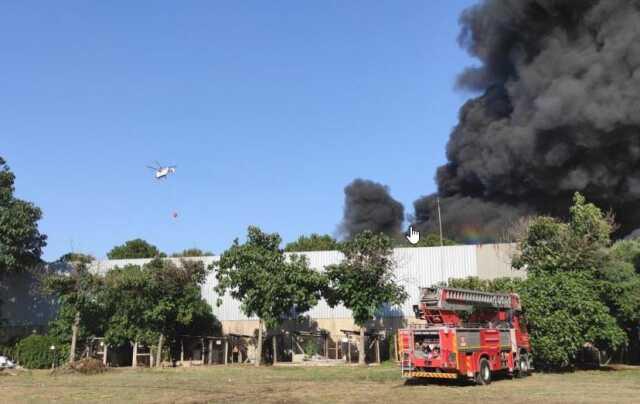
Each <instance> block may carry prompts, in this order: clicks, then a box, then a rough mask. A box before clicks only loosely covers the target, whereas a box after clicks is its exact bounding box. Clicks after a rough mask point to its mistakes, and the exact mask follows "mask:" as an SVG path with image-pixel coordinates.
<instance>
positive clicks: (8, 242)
mask: <svg viewBox="0 0 640 404" xmlns="http://www.w3.org/2000/svg"><path fill="white" fill-rule="evenodd" d="M14 182H15V175H14V174H13V172H11V170H9V167H8V166H7V165H6V162H5V160H4V159H3V158H2V157H0V275H1V274H2V273H3V272H12V271H23V270H26V269H30V268H33V267H34V266H35V265H36V264H38V263H40V256H41V255H42V249H43V248H44V247H45V246H46V245H47V242H46V240H47V236H45V235H44V234H41V233H40V231H39V230H38V221H40V219H41V218H42V211H41V210H40V208H38V207H37V206H35V205H34V204H32V203H31V202H27V201H23V200H22V199H18V198H16V197H15V196H14V191H15V187H14Z"/></svg>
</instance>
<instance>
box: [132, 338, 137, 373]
mask: <svg viewBox="0 0 640 404" xmlns="http://www.w3.org/2000/svg"><path fill="white" fill-rule="evenodd" d="M131 367H132V368H136V367H138V341H136V342H134V343H133V357H132V358H131Z"/></svg>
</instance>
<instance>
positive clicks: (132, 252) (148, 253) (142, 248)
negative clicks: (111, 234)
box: [107, 238, 165, 260]
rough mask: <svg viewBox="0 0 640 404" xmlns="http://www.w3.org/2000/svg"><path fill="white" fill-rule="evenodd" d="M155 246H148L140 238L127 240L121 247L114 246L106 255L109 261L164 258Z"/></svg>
mask: <svg viewBox="0 0 640 404" xmlns="http://www.w3.org/2000/svg"><path fill="white" fill-rule="evenodd" d="M164 256H165V254H164V253H162V252H160V250H158V248H157V247H156V246H154V245H153V244H149V243H148V242H146V241H145V240H142V239H140V238H137V239H134V240H129V241H127V242H125V243H124V244H123V245H119V246H115V247H113V248H112V249H111V251H109V252H108V253H107V257H108V258H109V259H110V260H121V259H131V258H155V257H164Z"/></svg>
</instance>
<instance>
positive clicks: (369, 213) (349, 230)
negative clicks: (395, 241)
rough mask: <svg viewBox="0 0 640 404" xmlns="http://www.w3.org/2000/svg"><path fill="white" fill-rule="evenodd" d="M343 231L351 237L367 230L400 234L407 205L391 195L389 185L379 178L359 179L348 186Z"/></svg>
mask: <svg viewBox="0 0 640 404" xmlns="http://www.w3.org/2000/svg"><path fill="white" fill-rule="evenodd" d="M344 196H345V206H344V217H343V219H342V224H341V225H340V232H341V233H342V235H343V236H344V237H345V238H347V239H351V238H353V236H355V235H356V234H358V233H360V232H361V231H363V230H371V231H373V232H375V233H385V234H387V235H390V236H397V235H399V234H400V232H401V226H402V221H403V220H404V207H403V206H402V204H401V203H400V202H398V201H396V200H395V199H393V198H392V197H391V195H390V194H389V188H388V187H386V186H384V185H382V184H379V183H377V182H373V181H369V180H363V179H355V180H354V181H353V182H352V183H350V184H349V185H347V186H346V187H345V189H344Z"/></svg>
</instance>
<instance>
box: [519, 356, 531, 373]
mask: <svg viewBox="0 0 640 404" xmlns="http://www.w3.org/2000/svg"><path fill="white" fill-rule="evenodd" d="M527 376H529V355H527V354H522V355H520V359H518V375H517V377H527Z"/></svg>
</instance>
